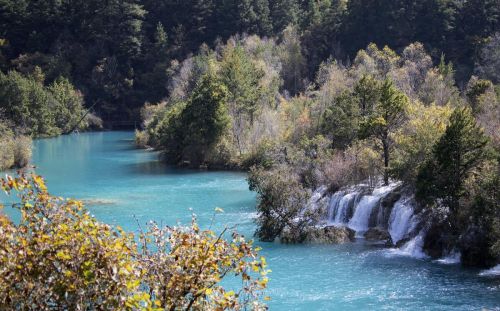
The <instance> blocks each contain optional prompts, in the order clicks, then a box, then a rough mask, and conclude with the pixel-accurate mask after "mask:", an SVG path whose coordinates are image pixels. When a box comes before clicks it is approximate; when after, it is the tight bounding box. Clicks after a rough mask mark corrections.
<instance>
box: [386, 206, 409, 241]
mask: <svg viewBox="0 0 500 311" xmlns="http://www.w3.org/2000/svg"><path fill="white" fill-rule="evenodd" d="M412 216H413V206H412V199H411V198H407V197H403V198H401V199H399V200H398V201H397V202H396V203H395V204H394V207H393V208H392V211H391V215H390V216H389V234H390V235H391V239H392V243H394V244H396V243H397V242H399V241H400V240H402V239H403V238H404V237H405V236H406V235H407V234H408V233H409V232H410V228H411V227H412V226H411V225H412V221H411V220H412Z"/></svg>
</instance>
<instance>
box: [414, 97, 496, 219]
mask: <svg viewBox="0 0 500 311" xmlns="http://www.w3.org/2000/svg"><path fill="white" fill-rule="evenodd" d="M487 144H488V138H487V137H486V136H485V135H484V133H483V130H482V129H481V128H480V127H479V126H478V125H477V124H476V120H475V119H474V116H473V115H472V112H471V110H470V108H468V107H464V108H457V109H455V111H454V112H453V114H452V115H451V116H450V124H449V125H448V127H447V128H446V132H445V133H444V135H443V136H442V137H441V139H440V140H439V141H438V142H437V143H436V145H435V146H434V150H433V158H432V159H431V160H430V161H429V162H428V163H427V164H426V165H425V166H424V167H423V168H422V170H421V171H420V173H419V175H418V177H417V197H418V198H420V199H421V200H422V201H425V202H428V203H430V202H435V201H437V200H439V201H441V202H442V204H444V205H445V206H447V207H449V208H450V209H451V210H452V212H454V213H456V212H457V211H458V210H459V209H460V198H461V197H463V196H464V194H465V188H464V186H465V181H466V179H467V178H468V177H469V176H470V175H471V173H472V172H473V170H474V169H475V168H476V167H477V166H478V165H479V164H480V163H481V162H482V161H483V160H484V159H485V158H486V157H487V155H488V151H487Z"/></svg>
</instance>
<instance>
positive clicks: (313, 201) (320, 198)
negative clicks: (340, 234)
mask: <svg viewBox="0 0 500 311" xmlns="http://www.w3.org/2000/svg"><path fill="white" fill-rule="evenodd" d="M326 190H327V187H326V186H321V187H319V188H318V189H316V190H314V192H313V193H312V195H311V198H310V199H309V201H307V204H306V206H305V208H304V209H302V211H301V212H300V215H301V216H302V215H304V213H305V211H306V210H318V209H319V208H321V207H322V205H323V203H324V201H325V200H326V199H327V198H325V197H324V195H325V192H326Z"/></svg>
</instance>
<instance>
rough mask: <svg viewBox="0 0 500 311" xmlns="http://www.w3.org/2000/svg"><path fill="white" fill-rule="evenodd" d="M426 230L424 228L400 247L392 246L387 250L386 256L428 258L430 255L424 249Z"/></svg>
mask: <svg viewBox="0 0 500 311" xmlns="http://www.w3.org/2000/svg"><path fill="white" fill-rule="evenodd" d="M424 238H425V231H424V230H422V231H420V233H419V234H418V235H417V236H415V237H414V238H413V239H411V240H410V241H408V242H406V243H405V244H404V245H403V246H401V247H400V248H392V249H389V250H387V252H386V256H388V257H392V256H405V257H413V258H417V259H423V258H427V257H428V256H427V255H426V254H425V253H424V251H423V246H424Z"/></svg>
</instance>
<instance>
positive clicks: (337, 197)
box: [327, 191, 344, 222]
mask: <svg viewBox="0 0 500 311" xmlns="http://www.w3.org/2000/svg"><path fill="white" fill-rule="evenodd" d="M343 197H344V192H343V191H339V192H336V193H334V194H333V195H332V197H331V198H330V202H329V203H328V213H327V222H331V221H332V220H334V219H335V217H336V215H337V213H338V208H339V203H340V201H341V200H342V199H343Z"/></svg>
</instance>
